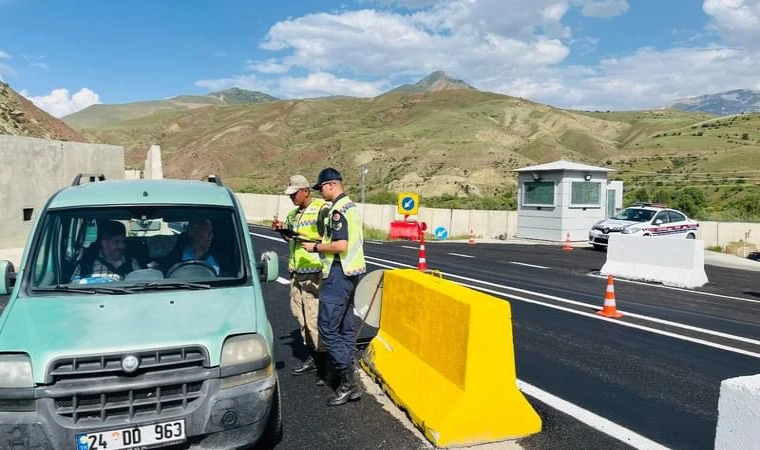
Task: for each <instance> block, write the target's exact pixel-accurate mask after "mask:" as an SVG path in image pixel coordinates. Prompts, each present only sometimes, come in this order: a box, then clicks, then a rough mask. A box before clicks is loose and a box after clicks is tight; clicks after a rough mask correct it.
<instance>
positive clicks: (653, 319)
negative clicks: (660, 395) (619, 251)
mask: <svg viewBox="0 0 760 450" xmlns="http://www.w3.org/2000/svg"><path fill="white" fill-rule="evenodd" d="M251 234H254V235H256V236H260V237H263V238H266V239H270V240H273V241H277V242H281V243H284V242H283V241H281V240H279V239H277V238H273V237H270V236H265V235H260V234H256V233H251ZM366 259H367V260H368V261H367V262H368V263H370V264H374V265H376V266H379V267H385V268H388V269H395V268H397V267H395V266H401V267H407V268H410V269H416V268H417V267H416V266H411V265H409V264H403V263H399V262H396V261H390V260H385V259H381V258H375V257H372V256H367V257H366ZM369 260H375V261H380V262H385V263H389V264H394V265H395V266H386V265H383V264H377V263H374V262H371V261H369ZM441 274H442V275H444V276H448V277H451V278H458V279H461V280H465V281H470V282H474V283H478V284H483V285H486V286H491V287H495V288H499V289H506V290H508V291H513V292H519V293H522V294H527V295H533V296H536V297H541V298H545V299H548V300H554V301H558V302H562V303H566V304H570V305H575V306H581V307H584V308H590V309H595V310H599V309H601V308H600V306H599V305H592V304H590V303H584V302H579V301H575V300H570V299H566V298H562V297H557V296H554V295H548V294H543V293H540V292H534V291H530V290H527V289H520V288H515V287H511V286H505V285H500V284H496V283H491V282H488V281H482V280H478V279H475V278H469V277H464V276H461V275H455V274H451V273H446V272H441ZM603 278H606V277H603ZM616 281H617V280H616ZM288 284H290V283H289V282H288ZM460 284H463V285H465V286H468V287H472V288H473V289H480V290H484V291H487V292H490V293H496V294H498V295H503V296H505V297H508V298H514V299H515V300H520V301H525V302H528V303H533V304H536V305H541V306H546V307H548V308H553V309H559V310H561V311H566V312H570V313H573V314H580V315H585V316H587V317H591V318H594V319H598V320H606V321H608V322H612V323H616V324H618V325H623V326H628V327H632V328H638V329H641V330H644V331H651V332H654V333H656V334H662V335H665V336H671V337H675V338H677V339H682V340H687V341H690V342H696V343H699V344H703V345H708V346H710V347H715V348H720V349H723V350H729V351H734V352H736V353H741V354H745V355H748V356H753V357H760V354H757V353H753V352H749V351H745V350H742V349H737V348H734V347H730V346H725V345H721V344H715V343H711V342H708V341H703V340H700V339H696V338H691V337H688V336H682V335H679V334H675V333H669V332H667V331H661V330H656V329H654V328H650V327H646V326H643V325H636V324H632V323H628V322H621V321H619V320H615V319H609V318H606V317H603V316H599V315H597V314H592V313H585V312H582V311H576V310H573V309H569V308H563V307H560V306H556V305H550V304H547V303H543V302H539V301H537V300H530V299H526V298H524V297H518V296H515V295H513V294H507V293H504V292H497V291H491V290H486V289H484V288H480V287H477V286H471V285H466V284H464V283H460ZM642 284H647V283H642ZM647 285H648V284H647ZM648 286H649V285H648ZM676 289H677V290H684V291H686V292H692V291H689V290H687V289H678V288H676ZM736 299H739V298H738V297H736ZM600 303H601V302H600ZM620 311H621V312H622V313H624V314H625V315H627V316H631V317H635V318H638V319H641V320H646V321H649V322H654V323H659V324H662V325H668V326H672V327H675V328H681V329H684V330H690V331H696V332H699V333H703V334H708V335H712V336H717V337H721V338H725V339H731V340H734V341H739V342H745V343H748V344H752V345H758V346H760V341H758V340H755V339H751V338H747V337H743V336H737V335H733V334H728V333H723V332H720V331H714V330H709V329H705V328H699V327H695V326H691V325H686V324H682V323H678V322H671V321H669V320H663V319H658V318H656V317H651V316H645V315H642V314H636V313H632V312H627V311H625V310H620Z"/></svg>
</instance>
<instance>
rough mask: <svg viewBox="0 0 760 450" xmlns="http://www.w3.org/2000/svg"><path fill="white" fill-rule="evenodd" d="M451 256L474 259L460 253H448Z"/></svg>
mask: <svg viewBox="0 0 760 450" xmlns="http://www.w3.org/2000/svg"><path fill="white" fill-rule="evenodd" d="M449 255H451V256H459V257H460V258H474V256H472V255H463V254H461V253H449Z"/></svg>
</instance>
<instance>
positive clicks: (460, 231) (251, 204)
mask: <svg viewBox="0 0 760 450" xmlns="http://www.w3.org/2000/svg"><path fill="white" fill-rule="evenodd" d="M237 195H238V198H240V201H241V203H242V204H243V208H244V209H245V211H246V215H247V216H248V217H249V219H250V220H256V221H258V220H272V217H273V216H274V213H275V212H278V213H279V216H280V217H284V216H285V215H286V214H287V212H288V211H289V210H290V209H291V208H293V203H291V201H290V199H289V198H288V197H287V196H285V195H263V194H237ZM359 206H360V208H361V210H362V212H363V214H364V222H365V223H366V224H367V226H370V227H373V228H377V229H381V230H386V231H387V230H388V229H389V227H390V222H391V221H392V220H400V219H403V217H404V216H402V215H400V214H398V212H397V211H396V206H395V205H370V204H366V205H362V204H359ZM417 219H418V220H422V221H424V222H426V223H427V225H428V230H430V232H431V233H432V230H434V229H435V228H436V227H438V226H443V227H446V229H447V230H448V231H449V235H450V236H460V237H461V236H466V235H469V233H470V230H472V231H473V232H474V233H475V236H476V237H477V238H481V239H484V238H485V239H499V238H500V236H502V237H504V236H505V237H508V238H514V237H515V236H516V233H517V211H485V210H467V209H442V208H420V214H419V216H418V217H417ZM535 220H538V219H537V218H535ZM535 220H534V221H535ZM542 220H547V219H546V218H544V219H542ZM529 222H530V219H529ZM558 225H559V224H558ZM523 226H525V227H536V226H540V224H535V223H534V224H531V223H526V224H524V225H523ZM543 226H544V227H546V224H544V225H543ZM550 228H551V227H550ZM747 231H749V232H750V234H749V240H748V242H749V243H754V244H756V245H758V246H760V223H743V222H700V230H699V236H697V238H698V239H700V240H702V241H703V242H704V245H705V247H711V246H715V245H720V246H722V247H724V246H726V245H728V244H729V243H730V242H737V241H740V240H743V239H744V234H745V233H746V232H747ZM554 237H555V236H554V235H547V236H546V239H547V240H551V238H554ZM586 237H587V235H583V236H580V235H579V236H574V240H579V241H583V240H585V239H586Z"/></svg>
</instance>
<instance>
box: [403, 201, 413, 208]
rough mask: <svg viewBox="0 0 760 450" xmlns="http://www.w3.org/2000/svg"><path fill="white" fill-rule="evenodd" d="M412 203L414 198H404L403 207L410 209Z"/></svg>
mask: <svg viewBox="0 0 760 450" xmlns="http://www.w3.org/2000/svg"><path fill="white" fill-rule="evenodd" d="M412 205H414V200H413V199H411V198H408V199H406V201H405V202H404V209H410V208H411V207H412Z"/></svg>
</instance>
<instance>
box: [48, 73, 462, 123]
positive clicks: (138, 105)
mask: <svg viewBox="0 0 760 450" xmlns="http://www.w3.org/2000/svg"><path fill="white" fill-rule="evenodd" d="M450 89H468V90H475V88H473V87H472V86H470V85H469V84H467V83H465V82H464V81H462V80H457V79H454V78H451V77H449V76H448V75H446V73H444V72H442V71H436V72H433V73H431V74H430V75H428V76H427V77H425V78H423V79H422V80H420V81H419V82H417V83H415V84H405V85H402V86H399V87H397V88H395V89H392V90H390V91H388V92H386V93H384V94H382V95H385V94H394V93H414V92H436V91H443V90H450ZM351 98H355V97H350V96H339V95H336V96H329V97H320V98H313V99H309V100H311V101H325V100H327V101H329V100H342V99H351ZM278 100H280V99H278V98H276V97H273V96H271V95H269V94H266V93H263V92H258V91H248V90H245V89H240V88H236V87H235V88H231V89H227V90H224V91H219V92H211V93H209V94H207V95H179V96H177V97H172V98H168V99H164V100H153V101H142V102H133V103H124V104H115V105H109V104H98V105H92V106H89V107H87V108H85V109H83V110H81V111H79V112H76V113H74V114H70V115H68V116H65V117H63V118H62V120H63V121H64V122H66V123H67V124H69V125H70V126H71V127H73V128H76V129H78V130H83V129H88V128H98V127H103V126H108V125H112V124H115V123H119V122H124V121H126V120H134V119H139V118H142V117H148V116H152V115H154V114H157V113H163V112H171V111H187V110H191V109H195V108H203V107H207V106H231V105H252V104H258V103H267V102H273V101H278Z"/></svg>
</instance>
